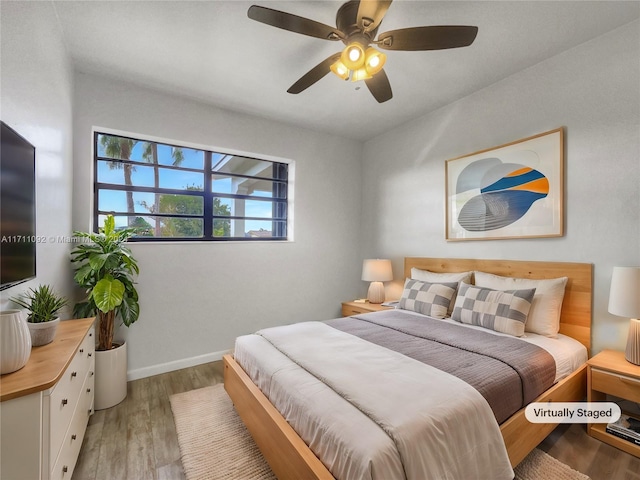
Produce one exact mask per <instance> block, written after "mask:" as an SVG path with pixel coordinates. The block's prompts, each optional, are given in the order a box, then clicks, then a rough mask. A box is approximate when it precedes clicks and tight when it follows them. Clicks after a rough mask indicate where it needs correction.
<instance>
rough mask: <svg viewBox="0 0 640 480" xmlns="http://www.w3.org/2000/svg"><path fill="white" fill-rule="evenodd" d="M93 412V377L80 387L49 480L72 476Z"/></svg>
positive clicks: (59, 479) (60, 479)
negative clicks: (80, 390)
mask: <svg viewBox="0 0 640 480" xmlns="http://www.w3.org/2000/svg"><path fill="white" fill-rule="evenodd" d="M92 412H93V377H90V376H87V378H86V379H85V383H84V385H83V386H82V392H81V393H80V399H79V401H78V405H77V407H76V410H75V412H74V414H73V417H72V419H71V425H70V426H69V429H68V430H67V433H66V435H65V436H64V440H63V442H62V446H61V448H60V452H59V454H58V456H57V458H56V459H53V460H55V463H54V466H53V468H52V469H51V476H50V477H49V478H50V480H65V479H70V478H71V476H72V475H73V470H74V468H75V464H76V461H77V459H78V455H79V453H80V447H81V446H82V439H83V438H84V433H85V431H86V429H87V423H88V422H89V416H90V415H91V413H92Z"/></svg>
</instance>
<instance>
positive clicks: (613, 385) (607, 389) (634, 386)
mask: <svg viewBox="0 0 640 480" xmlns="http://www.w3.org/2000/svg"><path fill="white" fill-rule="evenodd" d="M591 389H592V390H596V391H598V392H603V393H608V394H609V395H614V396H616V397H621V398H624V399H627V400H631V401H633V402H640V378H632V377H627V376H624V375H619V374H616V373H611V372H606V371H604V370H598V369H596V368H592V369H591Z"/></svg>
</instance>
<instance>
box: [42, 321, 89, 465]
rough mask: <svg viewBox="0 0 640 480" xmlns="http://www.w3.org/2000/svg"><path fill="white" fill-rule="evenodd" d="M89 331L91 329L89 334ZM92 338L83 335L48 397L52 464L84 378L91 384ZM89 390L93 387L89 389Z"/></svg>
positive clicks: (74, 407)
mask: <svg viewBox="0 0 640 480" xmlns="http://www.w3.org/2000/svg"><path fill="white" fill-rule="evenodd" d="M92 332H93V328H92V329H91V330H90V331H89V333H92ZM93 342H94V337H93V335H91V337H90V336H89V334H87V335H86V336H85V338H84V340H83V341H82V343H81V345H80V347H79V348H78V350H77V351H76V353H75V355H74V356H73V359H72V360H71V363H70V364H69V367H67V369H66V370H65V372H64V373H63V374H62V378H61V379H60V381H59V382H58V383H57V384H56V386H55V387H54V389H53V391H52V392H51V395H50V396H49V419H50V423H49V458H50V461H51V462H53V461H54V460H55V459H56V458H57V456H58V453H59V451H60V446H61V445H62V441H63V439H64V436H65V434H66V433H67V430H68V428H69V424H70V422H71V417H72V416H73V412H74V411H75V410H76V407H77V406H78V400H79V399H80V396H81V391H82V386H83V384H84V383H85V381H86V379H87V378H88V377H91V382H92V384H93V365H94V362H95V355H94V354H93V352H94V350H95V346H94V344H93ZM91 389H92V390H93V386H92V387H91Z"/></svg>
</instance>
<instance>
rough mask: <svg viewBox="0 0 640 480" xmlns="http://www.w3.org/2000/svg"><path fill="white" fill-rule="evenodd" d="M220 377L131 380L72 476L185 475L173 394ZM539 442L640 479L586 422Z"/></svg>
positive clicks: (93, 428) (638, 469)
mask: <svg viewBox="0 0 640 480" xmlns="http://www.w3.org/2000/svg"><path fill="white" fill-rule="evenodd" d="M221 382H222V362H213V363H207V364H203V365H198V366H196V367H191V368H187V369H184V370H178V371H175V372H170V373H165V374H162V375H157V376H154V377H149V378H143V379H141V380H135V381H133V382H129V384H128V392H127V398H126V399H125V400H124V401H123V402H122V403H120V404H119V405H116V406H115V407H113V408H109V409H107V410H100V411H98V412H96V413H95V414H94V415H93V416H92V417H91V419H90V420H89V425H88V427H87V433H86V435H85V438H84V442H83V444H82V449H81V451H80V457H79V459H78V463H77V465H76V469H75V471H74V473H73V477H72V480H146V479H149V480H165V479H166V480H181V479H184V478H185V477H184V473H183V471H182V464H181V462H180V450H179V448H178V440H177V438H176V432H175V426H174V423H173V415H172V413H171V406H170V404H169V396H171V395H173V394H175V393H181V392H186V391H188V390H193V389H195V388H202V387H206V386H209V385H214V384H216V383H221ZM540 448H541V449H542V450H544V451H545V452H547V453H548V454H549V455H551V456H553V457H555V458H557V459H558V460H560V461H562V462H563V463H566V464H567V465H569V466H571V467H572V468H574V469H576V470H579V471H581V472H582V473H585V474H587V475H589V476H590V477H591V478H592V480H640V459H638V458H636V457H633V456H632V455H629V454H627V453H624V452H622V451H620V450H618V449H617V448H614V447H611V446H609V445H606V444H604V443H602V442H600V441H598V440H596V439H594V438H591V437H589V436H588V435H587V434H586V431H585V428H584V426H583V425H560V426H559V427H558V428H556V429H555V430H554V431H553V432H552V433H551V435H549V436H548V437H547V438H546V439H545V440H544V442H543V443H542V444H541V445H540ZM234 480H235V479H234ZM237 480H245V479H237ZM541 480H546V479H541ZM549 480H552V479H549Z"/></svg>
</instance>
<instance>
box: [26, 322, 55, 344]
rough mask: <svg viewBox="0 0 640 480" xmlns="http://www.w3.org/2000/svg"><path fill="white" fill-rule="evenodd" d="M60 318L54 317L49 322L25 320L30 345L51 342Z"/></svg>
mask: <svg viewBox="0 0 640 480" xmlns="http://www.w3.org/2000/svg"><path fill="white" fill-rule="evenodd" d="M59 323H60V318H56V319H54V320H51V321H49V322H40V323H31V322H27V326H28V327H29V333H30V334H31V346H32V347H40V346H42V345H46V344H47V343H51V342H53V339H54V338H55V337H56V331H57V330H58V324H59Z"/></svg>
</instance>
